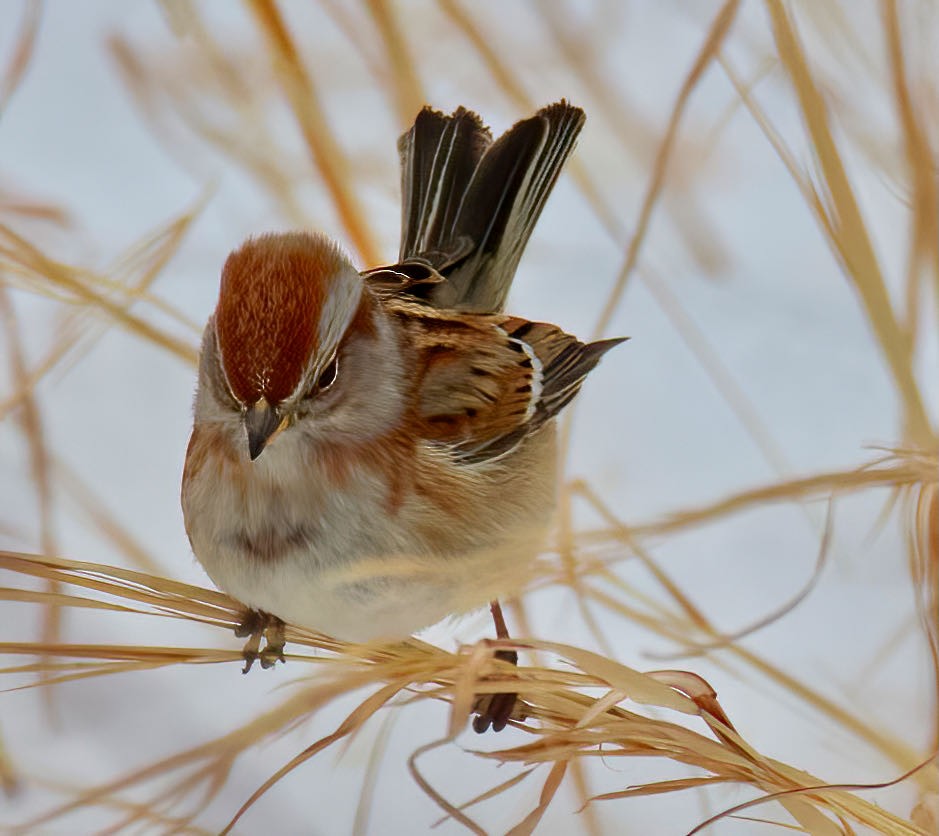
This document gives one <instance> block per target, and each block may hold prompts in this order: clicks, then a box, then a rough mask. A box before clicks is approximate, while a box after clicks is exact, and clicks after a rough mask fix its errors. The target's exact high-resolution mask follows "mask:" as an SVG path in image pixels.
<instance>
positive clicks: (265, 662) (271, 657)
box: [235, 610, 287, 673]
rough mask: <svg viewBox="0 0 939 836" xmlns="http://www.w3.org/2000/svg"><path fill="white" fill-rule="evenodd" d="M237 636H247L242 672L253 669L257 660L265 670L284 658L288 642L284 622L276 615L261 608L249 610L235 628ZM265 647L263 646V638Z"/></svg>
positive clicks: (241, 637)
mask: <svg viewBox="0 0 939 836" xmlns="http://www.w3.org/2000/svg"><path fill="white" fill-rule="evenodd" d="M235 636H236V637H237V638H239V639H243V638H245V637H247V639H248V640H247V641H246V642H245V646H244V648H243V649H242V651H241V655H242V657H243V658H244V660H245V666H244V668H242V671H241V672H242V673H247V672H248V671H250V670H251V667H252V665H254V663H255V662H260V663H261V667H262V668H264V669H265V670H266V669H267V668H272V667H274V665H276V664H277V662H278V661H280V662H283V661H285V660H284V645H286V643H287V639H286V636H285V629H284V622H283V621H281V620H280V619H279V618H278V617H277V616H276V615H271V614H270V613H266V612H262V611H261V610H248V611H247V612H246V613H245V615H244V618H243V619H242V620H241V624H239V625H238V626H237V627H236V628H235ZM262 639H263V640H264V647H263V649H262V648H261V640H262Z"/></svg>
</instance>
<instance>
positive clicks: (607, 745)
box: [0, 552, 917, 833]
mask: <svg viewBox="0 0 939 836" xmlns="http://www.w3.org/2000/svg"><path fill="white" fill-rule="evenodd" d="M0 568H2V569H6V570H10V571H13V572H17V573H20V574H24V575H29V576H33V577H40V578H51V579H55V580H57V581H59V582H62V583H68V584H71V585H77V586H79V587H82V588H84V589H86V590H88V591H89V592H90V593H92V594H94V596H95V597H93V598H86V597H84V596H64V597H62V598H61V599H60V600H59V603H60V604H61V605H63V606H93V605H97V606H100V607H101V608H102V609H108V610H109V611H110V612H111V617H116V618H120V617H125V616H126V611H125V610H126V609H130V610H132V611H134V612H138V613H139V612H144V613H150V614H152V615H158V616H172V617H183V618H188V619H194V620H197V621H200V622H203V623H207V624H212V625H215V626H218V627H224V628H230V627H231V625H232V624H233V623H235V622H236V621H237V619H238V612H237V609H235V607H234V606H233V605H232V604H231V603H230V602H229V601H228V599H227V598H225V596H223V595H221V594H220V593H215V592H212V591H210V590H203V589H199V588H197V587H192V586H188V585H186V584H180V583H178V582H173V581H167V580H165V579H161V578H156V577H153V576H149V575H147V574H145V573H142V572H136V571H133V570H126V569H116V568H111V567H106V566H102V565H99V564H88V563H78V562H74V561H65V560H62V559H56V558H48V557H38V556H37V557H30V556H28V555H22V554H17V553H12V552H0ZM24 592H25V591H24ZM100 596H104V597H100ZM72 599H75V600H72ZM121 602H123V603H121ZM288 637H289V639H290V640H291V641H292V642H294V643H296V644H297V645H299V646H301V647H304V646H306V647H315V648H318V649H320V650H327V651H340V655H338V656H330V657H316V659H315V661H317V662H318V663H319V664H320V665H327V664H328V665H329V670H328V672H327V674H326V675H325V676H324V675H322V674H321V676H320V677H318V678H317V680H316V681H312V680H306V681H304V682H303V683H301V684H299V686H298V687H299V688H300V690H299V691H298V692H297V693H295V694H294V695H293V696H291V697H289V698H288V699H286V700H285V701H283V702H282V703H281V704H280V705H278V706H277V707H276V708H274V709H273V710H271V711H268V712H266V713H265V714H262V715H260V716H258V717H257V718H255V719H253V720H251V721H250V722H248V723H247V724H245V725H244V726H242V727H241V728H239V729H236V730H234V731H232V732H230V733H228V734H226V735H224V736H222V737H220V738H218V739H216V740H214V741H210V742H209V743H206V744H201V745H198V746H195V747H192V748H191V749H188V750H186V751H183V752H180V753H178V754H176V755H173V756H171V757H169V758H164V759H163V760H161V761H159V762H157V763H155V764H152V765H150V766H148V767H145V768H143V769H140V770H137V771H136V772H134V773H132V774H129V775H126V776H123V777H122V778H120V779H118V780H116V781H112V782H110V783H108V784H107V785H103V786H99V787H96V788H94V789H92V790H88V791H86V792H83V793H81V794H80V795H79V797H77V798H76V799H74V800H73V801H71V802H69V803H67V804H64V805H61V806H59V807H57V808H55V809H54V810H51V811H49V812H48V813H46V814H44V815H43V816H41V817H40V818H37V819H35V820H33V821H32V822H30V823H28V825H26V826H25V827H26V829H28V828H35V827H38V826H40V825H43V824H45V823H47V822H49V821H53V820H57V819H58V817H61V816H64V815H66V814H67V813H69V812H71V811H74V810H76V809H78V808H80V807H82V806H86V805H89V804H100V803H104V799H106V798H107V799H110V798H113V797H115V796H116V795H117V794H119V793H122V792H123V791H125V790H127V789H129V788H131V787H133V786H137V785H142V784H145V783H149V782H150V781H152V780H154V779H156V778H158V777H160V776H163V777H165V778H169V777H170V776H176V777H174V778H173V780H172V782H171V784H170V786H169V788H167V789H164V790H162V791H161V792H160V793H159V794H158V795H157V796H155V797H153V798H151V799H150V801H149V802H148V804H147V805H146V809H147V810H151V811H156V812H160V811H161V809H162V808H163V807H165V806H166V805H170V804H172V805H174V806H178V805H179V804H182V803H183V801H184V800H185V799H187V798H188V799H192V798H193V796H194V794H196V793H197V792H202V793H203V797H202V798H201V801H200V803H202V804H204V803H206V801H207V799H209V798H211V797H214V795H215V794H217V792H218V790H219V788H220V787H221V786H222V785H223V784H224V781H225V777H226V776H227V775H228V772H229V771H230V769H231V767H232V765H233V763H234V762H235V760H236V759H237V758H238V757H240V756H241V755H242V754H243V753H244V752H245V751H246V750H247V749H248V748H250V747H253V746H255V745H257V744H258V743H259V742H261V741H262V740H264V739H267V738H269V737H270V736H272V735H277V734H279V733H281V732H282V731H283V730H284V729H287V728H290V727H293V726H294V725H295V724H296V723H297V722H298V721H299V720H300V719H301V718H303V717H307V716H310V715H311V714H312V713H313V712H315V711H316V710H317V709H318V708H319V707H321V706H322V705H324V704H326V702H329V701H331V700H333V699H335V698H336V697H338V696H340V695H342V694H348V693H351V692H353V691H356V690H358V689H361V688H366V689H369V690H371V694H370V695H369V696H368V697H366V698H365V700H364V701H363V702H361V703H360V704H359V705H358V706H357V707H356V708H355V709H354V710H353V711H352V712H351V713H350V714H349V715H348V717H347V718H346V720H345V721H343V722H342V723H341V724H340V725H339V727H338V728H337V729H336V730H335V731H334V732H333V733H332V734H330V735H327V736H326V737H324V738H322V739H321V740H319V741H318V742H317V743H315V744H313V745H312V746H309V747H307V748H306V749H304V750H303V752H301V753H300V754H299V755H297V756H296V757H295V758H294V759H293V760H291V761H290V762H289V763H288V764H286V765H285V766H284V767H282V768H281V769H280V770H278V771H277V772H276V773H275V774H274V775H272V776H271V778H270V779H269V780H268V781H267V782H265V783H264V785H262V786H261V787H260V788H259V789H258V791H257V792H256V793H255V794H254V795H253V796H252V797H251V798H250V799H248V801H247V802H246V804H245V805H244V806H243V807H242V809H241V810H240V811H239V813H238V814H237V815H236V818H235V819H233V820H232V822H231V825H234V823H235V821H237V819H238V817H240V816H241V815H242V814H243V813H244V812H245V811H246V810H247V809H248V808H249V807H250V805H251V804H253V803H254V802H255V801H256V800H257V798H259V797H260V796H261V795H262V794H263V793H264V792H266V791H267V789H269V788H270V787H271V786H273V784H274V783H276V782H277V781H278V780H279V779H280V778H281V777H283V776H284V775H286V774H287V773H288V772H290V771H292V770H293V769H295V768H297V767H299V766H300V765H301V764H302V763H304V762H306V761H308V760H309V759H310V758H311V757H313V756H315V755H316V754H317V753H319V752H321V751H323V750H324V749H326V748H327V747H329V746H331V745H332V744H333V743H335V742H337V741H339V740H340V739H343V738H345V737H348V736H350V735H354V734H356V733H357V732H358V731H359V730H360V729H361V728H362V726H363V724H364V723H365V722H366V721H367V720H368V719H369V718H370V717H372V716H374V715H375V714H376V712H378V711H380V710H382V709H384V708H386V707H387V706H388V705H389V702H390V701H391V700H392V699H393V698H394V697H395V695H397V694H399V693H401V692H402V691H403V690H404V689H411V690H412V691H413V693H414V699H415V700H422V699H441V698H442V699H451V698H452V699H455V700H459V699H460V698H459V697H458V694H459V693H460V691H461V689H462V688H463V686H462V685H461V683H464V682H466V681H467V677H466V674H467V671H471V674H470V680H469V682H470V687H471V689H472V691H475V692H476V693H492V692H496V691H500V690H504V689H505V688H506V687H510V688H511V689H512V690H515V691H517V692H518V693H519V694H520V695H521V697H522V699H524V701H525V703H526V706H527V713H528V715H529V716H530V717H531V718H532V719H533V720H536V721H537V722H538V723H539V724H540V730H539V731H538V734H537V738H536V741H535V742H534V743H531V744H527V745H523V746H516V747H514V748H509V749H504V750H500V751H496V752H487V753H477V755H478V756H479V757H484V758H487V759H496V760H499V761H504V762H510V761H523V762H528V763H548V764H550V765H551V769H550V771H549V773H548V775H547V778H546V781H545V784H544V786H543V789H542V793H541V797H540V799H539V800H538V803H537V804H536V805H535V807H534V808H533V809H532V810H531V811H530V812H529V813H528V814H527V815H526V817H525V818H524V819H523V820H522V821H521V822H519V824H517V825H516V828H517V830H516V832H518V833H529V832H531V830H532V828H533V827H534V826H535V825H536V824H537V822H538V821H539V820H540V819H541V817H542V816H543V814H544V812H545V810H546V809H547V807H548V805H549V804H550V802H551V799H552V798H553V797H554V795H555V793H556V792H557V790H558V788H559V786H560V784H561V781H562V778H563V777H564V775H565V773H567V772H568V770H569V767H570V765H571V764H572V762H573V761H575V760H579V759H580V758H585V757H593V756H596V755H598V754H600V753H601V751H602V756H603V757H604V758H612V757H630V756H643V755H644V756H648V755H658V756H661V757H667V758H671V759H674V760H677V761H679V762H681V763H687V764H690V765H693V766H696V767H698V768H701V769H704V770H706V771H707V772H708V773H709V775H710V776H711V777H713V778H714V779H715V780H722V781H738V782H744V783H749V784H752V785H753V786H755V787H757V788H760V789H762V790H764V791H770V792H783V791H789V790H793V789H802V790H804V788H805V787H815V785H822V784H823V782H820V781H817V780H813V779H812V778H811V776H808V775H807V774H806V773H803V772H801V771H799V770H795V769H793V768H792V767H788V766H786V765H784V764H781V763H779V762H777V761H773V760H770V759H767V758H764V757H763V756H761V755H759V754H758V753H757V751H756V750H755V748H754V747H752V746H751V745H749V744H747V743H746V742H745V741H743V740H742V738H740V737H739V735H737V734H736V733H734V732H733V728H732V726H731V725H730V721H729V719H727V717H726V716H725V715H724V713H723V710H722V709H721V708H720V706H719V704H718V703H717V702H716V699H715V698H714V694H713V690H712V689H711V688H710V686H709V685H708V684H707V683H706V682H704V681H703V680H701V678H700V677H697V676H696V675H694V674H690V673H687V672H681V671H660V672H653V673H651V674H643V673H640V672H639V671H636V670H633V669H631V668H629V667H627V666H624V665H621V664H618V663H616V662H613V661H611V660H610V659H607V658H605V657H603V656H601V655H599V654H596V653H592V652H590V651H587V650H584V649H582V648H577V647H572V646H569V645H563V644H558V643H554V642H545V641H535V640H528V641H523V642H509V641H506V640H503V641H497V642H486V643H485V644H481V645H477V646H476V647H475V648H470V649H468V650H469V652H463V653H460V654H457V655H454V654H450V653H446V652H445V651H442V650H438V649H436V648H432V647H429V646H427V645H421V644H419V643H410V644H397V645H387V646H367V645H365V646H352V645H342V644H337V643H335V642H332V641H331V640H327V639H325V638H324V637H317V636H315V635H314V634H309V633H305V632H304V631H294V630H291V631H290V632H289V634H288ZM509 647H512V648H517V649H521V650H530V651H537V652H539V653H541V654H546V655H547V656H549V657H552V658H556V659H559V660H566V665H567V666H569V667H567V668H565V666H559V667H530V668H518V669H516V668H514V667H513V666H510V665H505V664H503V663H499V662H494V661H493V660H492V659H491V654H492V652H493V650H494V649H497V648H504V649H508V648H509ZM40 649H42V650H44V651H45V652H46V653H48V654H49V655H54V656H56V657H57V658H59V659H62V660H72V661H71V662H67V663H66V664H65V665H64V666H63V665H61V664H59V665H58V666H57V667H54V668H53V669H54V671H55V673H56V674H57V675H58V676H60V677H61V678H63V679H68V678H77V677H81V676H86V675H99V674H103V673H104V672H106V671H107V670H113V672H123V671H126V670H129V669H132V668H133V665H135V664H136V665H138V666H139V667H140V669H145V668H146V667H148V666H149V667H157V666H160V665H164V664H174V663H211V662H216V663H217V662H222V661H226V660H234V659H236V658H237V657H238V654H237V653H236V652H234V651H211V650H200V649H197V648H168V647H137V646H121V645H71V646H70V645H60V646H55V647H51V646H48V647H44V648H41V646H38V645H37V646H30V645H29V644H25V645H16V646H13V645H3V646H0V653H11V652H12V653H17V654H29V653H32V654H35V653H36V652H37V651H38V650H40ZM300 659H307V660H309V661H314V657H305V656H291V660H300ZM82 660H94V661H96V662H97V663H98V664H97V665H92V666H90V667H87V668H86V667H82ZM480 660H482V663H483V664H482V666H480ZM108 662H110V663H113V668H108V667H107V665H106V664H102V663H108ZM330 663H331V664H330ZM39 664H40V665H41V663H39ZM493 666H495V667H496V668H497V669H498V672H499V677H498V678H497V679H490V676H491V674H492V672H493V670H494V668H493ZM22 670H23V669H21V668H20V669H17V668H12V669H9V671H8V673H11V674H12V673H14V672H16V671H20V672H22ZM507 680H508V681H507ZM584 688H591V689H592V688H601V689H602V690H603V693H604V694H605V696H603V697H601V698H600V699H599V700H596V699H593V698H591V697H589V696H587V695H586V694H585V693H584V692H583V689H584ZM676 688H678V689H681V691H682V692H684V693H681V692H680V691H679V690H676ZM624 699H625V700H629V701H631V702H632V703H636V704H640V705H649V706H654V707H656V708H658V709H664V710H667V711H670V712H678V714H679V715H685V716H689V717H695V716H700V717H701V718H703V719H704V720H706V721H707V725H708V727H709V728H710V729H711V730H712V731H713V733H714V734H715V736H716V739H712V738H709V737H706V736H704V735H702V734H700V733H698V732H695V731H692V730H691V729H688V728H686V727H685V726H684V725H683V724H678V723H675V722H668V721H662V720H652V719H650V718H648V717H644V716H642V715H640V714H636V713H634V712H631V711H628V710H625V709H624V708H622V707H621V705H620V703H622V702H623V701H624ZM454 709H455V710H456V706H454ZM515 725H516V727H517V728H520V729H522V730H523V731H528V732H530V733H532V732H535V731H536V728H538V727H534V726H531V725H529V724H528V723H518V722H516V723H515ZM456 730H457V731H459V728H456ZM452 739H453V737H452V736H448V738H447V739H446V740H447V741H450V740H452ZM600 744H602V750H601V748H600ZM426 751H428V749H427V747H422V748H421V749H420V750H418V752H416V753H415V755H414V756H413V757H412V761H411V764H412V769H413V770H415V777H416V779H417V780H418V781H419V782H421V785H422V786H424V787H425V790H427V791H428V792H429V793H430V794H431V795H432V796H434V797H435V800H436V801H437V803H439V804H440V805H441V806H442V807H443V809H444V810H445V811H446V812H447V813H448V814H449V815H451V816H453V817H454V818H456V819H457V820H458V821H461V822H462V823H464V825H465V826H467V827H469V828H470V829H474V827H475V828H478V826H476V825H474V824H473V823H472V822H471V820H469V819H468V818H467V817H466V816H465V814H464V813H462V812H461V811H460V810H459V809H457V808H456V807H454V806H453V805H451V804H449V802H446V801H444V800H443V799H442V798H440V797H439V794H436V793H435V792H434V791H433V790H432V788H431V787H430V785H429V783H427V782H426V780H425V779H422V778H421V777H420V776H419V773H417V772H416V767H415V764H414V761H415V759H416V758H417V757H418V756H419V755H420V754H421V753H422V752H426ZM512 785H514V782H506V783H505V784H503V785H501V786H502V788H503V789H507V788H508V787H509V786H512ZM200 788H201V789H200ZM497 790H498V788H497ZM494 792H496V794H497V791H494ZM800 804H801V805H803V806H805V805H807V806H805V809H802V807H801V806H800ZM800 804H797V803H796V802H795V801H794V800H792V799H789V800H787V806H788V807H789V809H790V812H792V814H793V815H794V816H796V818H797V820H799V821H803V822H806V821H809V820H811V819H812V818H813V816H816V815H817V816H820V815H821V814H820V813H819V812H818V811H819V810H822V809H830V810H832V811H833V812H836V813H837V814H839V815H844V816H845V817H847V818H850V819H852V820H856V821H858V822H860V823H864V824H870V823H873V822H881V823H882V822H884V821H888V820H889V821H894V820H895V819H894V818H893V817H890V816H889V815H888V814H885V813H883V812H881V811H877V809H876V808H875V807H873V805H870V804H868V803H867V802H864V801H862V800H861V799H858V798H856V797H854V796H847V795H845V794H844V793H841V794H837V793H833V792H830V791H827V790H826V791H824V792H822V791H818V792H815V791H814V790H813V791H812V793H811V794H810V795H807V796H806V799H805V800H804V801H802V802H800ZM816 808H817V809H816ZM141 815H142V814H141ZM139 820H140V819H139V816H138V814H136V813H135V814H132V815H130V816H129V817H128V821H139ZM896 821H899V820H896ZM898 832H909V833H915V832H917V831H916V830H910V829H907V830H900V831H898Z"/></svg>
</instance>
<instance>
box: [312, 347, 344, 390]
mask: <svg viewBox="0 0 939 836" xmlns="http://www.w3.org/2000/svg"><path fill="white" fill-rule="evenodd" d="M338 374H339V357H338V356H334V357H333V359H332V360H330V361H329V363H328V364H327V366H326V368H325V369H323V371H322V372H321V373H320V376H319V380H317V381H316V391H317V392H324V391H326V390H327V389H328V388H329V387H330V386H332V385H333V384H334V383H335V382H336V377H337V375H338Z"/></svg>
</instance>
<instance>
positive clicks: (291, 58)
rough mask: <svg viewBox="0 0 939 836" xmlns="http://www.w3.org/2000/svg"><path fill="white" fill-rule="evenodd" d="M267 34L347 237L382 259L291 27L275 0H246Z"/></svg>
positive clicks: (374, 260) (368, 255) (371, 258)
mask: <svg viewBox="0 0 939 836" xmlns="http://www.w3.org/2000/svg"><path fill="white" fill-rule="evenodd" d="M248 5H249V7H250V9H251V11H252V12H253V13H254V16H255V18H256V19H257V21H258V24H259V26H260V28H261V30H262V31H263V33H264V35H265V37H266V38H267V42H268V48H269V49H270V51H271V53H272V56H273V58H274V66H275V70H276V73H277V78H278V81H279V82H280V85H281V87H282V88H283V91H284V93H285V95H286V96H287V100H288V101H289V102H290V106H291V108H292V109H293V112H294V115H295V117H296V119H297V122H298V124H299V126H300V130H301V131H302V133H303V138H304V140H305V141H306V144H307V147H308V148H309V151H310V154H311V156H312V158H313V161H314V163H315V164H316V168H317V170H318V171H319V174H320V177H322V178H323V182H324V183H325V184H326V188H327V189H328V190H329V193H330V196H331V197H332V200H333V204H334V205H335V207H336V212H337V214H338V215H339V219H340V220H341V222H342V225H343V227H344V228H345V230H346V234H347V236H348V239H349V241H350V242H351V244H352V245H353V246H354V247H355V249H356V250H357V251H358V253H359V255H360V256H361V257H362V260H363V261H364V262H365V263H366V264H378V263H380V262H381V260H382V259H381V255H380V252H379V249H378V247H377V245H376V243H375V238H374V234H373V232H372V230H371V227H370V225H369V223H368V221H367V220H366V217H365V213H364V212H363V211H362V208H361V206H360V205H359V201H358V198H357V197H356V193H355V191H354V189H353V188H352V177H351V169H350V166H349V162H348V160H347V159H346V156H345V154H344V153H343V151H342V149H341V148H340V146H339V143H338V142H337V141H336V138H335V137H334V136H333V134H332V131H331V130H330V127H329V123H328V122H327V120H326V117H325V115H324V114H323V111H322V106H321V104H320V97H319V95H318V93H317V91H316V88H315V86H314V84H313V80H312V78H311V77H310V75H309V73H307V71H306V70H305V69H304V66H303V61H302V59H301V57H300V55H299V53H298V52H297V48H296V46H295V45H294V42H293V38H292V37H291V35H290V30H289V29H288V28H287V25H286V24H285V23H284V20H283V18H282V17H281V15H280V12H279V11H278V9H277V5H276V3H274V2H273V0H248Z"/></svg>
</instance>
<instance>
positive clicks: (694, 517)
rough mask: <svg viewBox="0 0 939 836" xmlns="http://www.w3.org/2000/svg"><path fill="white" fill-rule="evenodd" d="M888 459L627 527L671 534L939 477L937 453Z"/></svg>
mask: <svg viewBox="0 0 939 836" xmlns="http://www.w3.org/2000/svg"><path fill="white" fill-rule="evenodd" d="M891 459H892V460H891V461H889V462H884V461H883V460H880V461H879V462H877V463H873V464H870V465H865V466H862V467H859V468H857V469H855V470H849V471H832V472H829V473H819V474H817V475H815V476H806V477H802V478H798V479H787V480H784V481H781V482H776V483H774V484H772V485H766V486H764V487H760V488H751V489H749V490H745V491H741V492H740V493H737V494H733V495H732V496H728V497H726V498H725V499H721V500H718V501H717V502H713V503H711V504H710V505H706V506H703V507H701V508H696V509H691V510H687V511H677V512H673V513H672V514H669V515H668V516H667V517H666V518H664V519H662V520H656V521H652V522H647V523H638V524H637V525H634V526H631V527H630V528H631V531H632V533H633V534H634V535H635V536H642V537H648V536H654V535H663V534H670V533H673V532H676V531H680V530H683V529H686V528H690V527H693V526H696V525H702V524H704V523H708V522H712V521H716V520H719V519H720V518H722V517H724V516H727V515H729V514H736V513H740V512H742V511H745V510H747V509H750V508H757V507H760V506H763V505H765V504H767V503H774V502H792V501H801V500H805V499H812V498H819V497H826V496H829V495H831V494H832V493H835V492H837V493H839V494H847V493H851V492H854V491H860V490H864V489H865V488H874V487H886V488H899V487H903V486H905V485H916V484H929V483H933V482H935V481H936V479H937V478H939V477H937V475H936V470H935V468H936V467H937V466H939V454H935V453H929V452H923V453H915V452H914V453H910V454H904V453H900V454H899V455H897V456H896V457H895V458H893V457H891Z"/></svg>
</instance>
